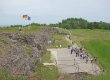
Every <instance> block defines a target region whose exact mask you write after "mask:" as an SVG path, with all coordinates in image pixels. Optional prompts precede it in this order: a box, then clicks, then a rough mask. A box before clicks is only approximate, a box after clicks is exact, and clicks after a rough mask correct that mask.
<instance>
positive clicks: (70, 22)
mask: <svg viewBox="0 0 110 80" xmlns="http://www.w3.org/2000/svg"><path fill="white" fill-rule="evenodd" d="M49 26H53V27H60V28H66V29H92V30H93V29H105V30H110V23H106V22H102V21H100V22H88V21H87V20H85V19H82V18H67V19H65V20H62V22H60V23H56V24H50V25H49Z"/></svg>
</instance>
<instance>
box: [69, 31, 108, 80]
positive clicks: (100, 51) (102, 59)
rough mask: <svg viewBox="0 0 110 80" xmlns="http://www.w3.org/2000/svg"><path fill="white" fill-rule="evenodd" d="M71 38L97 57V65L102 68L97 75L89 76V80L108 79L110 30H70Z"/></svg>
mask: <svg viewBox="0 0 110 80" xmlns="http://www.w3.org/2000/svg"><path fill="white" fill-rule="evenodd" d="M71 32H72V40H73V41H74V42H76V43H78V45H79V46H82V47H84V48H85V49H86V50H87V51H88V52H89V53H90V55H92V56H95V57H97V59H98V62H97V63H98V65H99V66H101V68H103V69H104V71H105V72H104V73H102V74H101V75H99V76H90V77H89V80H109V79H110V31H108V30H87V29H85V30H84V29H76V30H71Z"/></svg>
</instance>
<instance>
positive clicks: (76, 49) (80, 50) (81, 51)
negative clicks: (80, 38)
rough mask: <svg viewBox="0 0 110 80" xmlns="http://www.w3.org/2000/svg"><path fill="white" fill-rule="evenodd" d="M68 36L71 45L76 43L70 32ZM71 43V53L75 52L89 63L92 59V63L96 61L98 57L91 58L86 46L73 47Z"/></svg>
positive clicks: (69, 47) (69, 46)
mask: <svg viewBox="0 0 110 80" xmlns="http://www.w3.org/2000/svg"><path fill="white" fill-rule="evenodd" d="M67 38H68V39H69V40H70V41H71V45H72V46H73V45H74V42H73V41H72V40H71V35H70V34H68V35H67ZM71 45H68V49H70V50H71V54H73V52H74V53H75V56H76V57H80V58H81V59H83V60H85V61H86V63H88V61H90V62H91V63H96V61H97V58H96V57H93V58H89V55H88V53H87V52H86V51H85V50H84V48H82V47H81V48H79V47H72V48H71Z"/></svg>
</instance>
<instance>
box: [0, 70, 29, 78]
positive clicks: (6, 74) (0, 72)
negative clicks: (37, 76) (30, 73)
mask: <svg viewBox="0 0 110 80" xmlns="http://www.w3.org/2000/svg"><path fill="white" fill-rule="evenodd" d="M0 80H29V79H28V78H26V77H24V76H19V77H17V76H13V75H11V74H10V73H9V72H8V71H6V70H4V69H0Z"/></svg>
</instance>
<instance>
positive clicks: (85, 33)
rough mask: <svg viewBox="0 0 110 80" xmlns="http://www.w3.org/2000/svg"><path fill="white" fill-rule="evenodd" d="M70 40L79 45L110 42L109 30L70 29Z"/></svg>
mask: <svg viewBox="0 0 110 80" xmlns="http://www.w3.org/2000/svg"><path fill="white" fill-rule="evenodd" d="M70 31H71V32H72V39H73V41H75V42H76V43H77V44H79V45H80V42H81V41H90V40H110V31H109V30H98V29H95V30H89V29H74V30H73V29H72V30H70Z"/></svg>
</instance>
